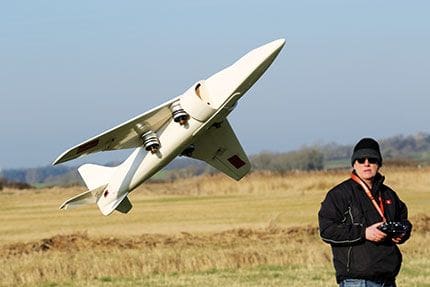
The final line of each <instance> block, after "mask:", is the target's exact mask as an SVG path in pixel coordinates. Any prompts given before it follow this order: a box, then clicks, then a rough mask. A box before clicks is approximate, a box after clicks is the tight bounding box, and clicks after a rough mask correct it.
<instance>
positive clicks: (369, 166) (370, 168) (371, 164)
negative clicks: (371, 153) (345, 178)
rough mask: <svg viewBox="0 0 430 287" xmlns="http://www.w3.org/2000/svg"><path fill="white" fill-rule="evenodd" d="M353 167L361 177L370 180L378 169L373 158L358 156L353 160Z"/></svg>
mask: <svg viewBox="0 0 430 287" xmlns="http://www.w3.org/2000/svg"><path fill="white" fill-rule="evenodd" d="M354 169H355V172H356V173H357V175H358V176H359V177H360V178H361V179H363V180H372V179H373V178H374V177H375V175H376V173H377V172H378V170H379V165H378V162H377V160H376V159H375V158H359V159H357V160H356V161H355V162H354Z"/></svg>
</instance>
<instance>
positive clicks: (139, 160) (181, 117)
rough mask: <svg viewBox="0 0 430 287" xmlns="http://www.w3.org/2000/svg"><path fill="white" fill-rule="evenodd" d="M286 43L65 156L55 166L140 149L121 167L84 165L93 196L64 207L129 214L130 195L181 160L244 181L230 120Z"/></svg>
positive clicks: (250, 56) (244, 164)
mask: <svg viewBox="0 0 430 287" xmlns="http://www.w3.org/2000/svg"><path fill="white" fill-rule="evenodd" d="M284 44H285V40H284V39H279V40H276V41H273V42H270V43H268V44H266V45H263V46H261V47H259V48H257V49H254V50H252V51H250V52H249V53H247V54H246V55H245V56H243V57H242V58H240V59H239V60H238V61H237V62H235V63H234V64H233V65H231V66H230V67H227V68H226V69H224V70H222V71H220V72H218V73H216V74H214V75H212V76H211V77H209V78H208V79H206V80H201V81H199V82H197V83H196V84H194V85H193V86H192V87H191V88H189V89H188V90H187V91H186V92H185V93H183V94H182V95H180V96H178V97H176V98H174V99H172V100H170V101H167V102H166V103H164V104H162V105H160V106H158V107H156V108H153V109H152V110H150V111H148V112H146V113H144V114H141V115H139V116H137V117H135V118H133V119H131V120H129V121H127V122H125V123H122V124H120V125H118V126H117V127H114V128H113V129H110V130H108V131H106V132H103V133H101V134H100V135H98V136H95V137H93V138H91V139H89V140H87V141H85V142H83V143H81V144H79V145H77V146H75V147H72V148H71V149H69V150H67V151H65V152H64V153H63V154H62V155H60V156H59V157H58V158H57V159H56V160H55V161H54V163H53V164H54V165H55V164H59V163H62V162H66V161H68V160H72V159H75V158H78V157H82V156H85V155H88V154H91V153H96V152H99V151H108V150H118V149H128V148H136V149H135V150H134V152H133V153H132V154H131V155H130V156H129V157H128V158H127V159H126V160H125V161H124V162H123V163H122V164H120V165H119V166H117V167H105V166H99V165H94V164H84V165H82V166H80V167H79V168H78V171H79V173H80V175H81V176H82V178H83V180H84V182H85V184H86V185H87V187H88V191H86V192H84V193H82V194H79V195H77V196H75V197H73V198H71V199H69V200H67V201H65V202H64V203H63V204H62V205H61V207H60V208H64V209H67V208H69V207H74V206H78V205H81V204H87V203H97V205H98V207H99V208H100V211H101V212H102V213H103V214H104V215H109V214H111V213H112V212H113V211H114V210H117V211H120V212H122V213H127V212H128V211H130V209H131V208H132V205H131V203H130V201H129V199H128V197H127V195H128V194H129V193H130V192H131V191H132V190H133V189H135V188H136V187H138V186H139V185H140V184H142V183H143V182H144V181H145V180H147V179H148V178H150V177H151V176H152V175H154V174H155V173H156V172H157V171H159V170H160V169H161V168H163V167H164V166H165V165H167V164H168V163H169V162H170V161H172V160H173V159H174V158H175V157H176V156H178V155H185V156H189V157H192V158H196V159H200V160H203V161H206V162H207V163H208V164H210V165H211V166H213V167H215V168H216V169H218V170H220V171H222V172H224V173H225V174H227V175H228V176H230V177H232V178H234V179H236V180H239V179H241V178H242V177H243V176H244V175H245V174H247V173H248V171H249V170H250V163H249V160H248V157H247V156H246V154H245V152H244V151H243V149H242V147H241V145H240V143H239V141H238V139H237V138H236V135H235V134H234V132H233V130H232V128H231V126H230V124H229V122H228V120H227V119H226V117H227V115H228V114H229V113H230V112H231V111H232V110H233V109H234V107H235V106H236V103H237V101H238V100H239V98H241V97H242V96H243V95H244V94H245V93H246V91H248V89H249V88H250V87H251V86H252V85H253V84H254V83H255V82H256V81H257V80H258V79H259V78H260V77H261V75H262V74H263V73H264V72H265V71H266V69H267V68H268V67H269V66H270V64H272V62H273V61H274V59H275V58H276V56H277V55H278V54H279V52H280V51H281V49H282V47H283V46H284Z"/></svg>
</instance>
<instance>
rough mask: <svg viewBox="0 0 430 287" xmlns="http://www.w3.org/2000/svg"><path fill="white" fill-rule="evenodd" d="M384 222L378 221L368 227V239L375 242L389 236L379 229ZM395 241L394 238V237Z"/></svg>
mask: <svg viewBox="0 0 430 287" xmlns="http://www.w3.org/2000/svg"><path fill="white" fill-rule="evenodd" d="M382 223H383V222H382V221H381V222H377V223H375V224H373V225H370V226H369V227H366V239H367V240H369V241H373V242H381V241H383V240H384V239H385V237H387V234H385V233H384V232H382V231H381V230H379V229H378V226H380V225H381V224H382ZM393 241H394V239H393Z"/></svg>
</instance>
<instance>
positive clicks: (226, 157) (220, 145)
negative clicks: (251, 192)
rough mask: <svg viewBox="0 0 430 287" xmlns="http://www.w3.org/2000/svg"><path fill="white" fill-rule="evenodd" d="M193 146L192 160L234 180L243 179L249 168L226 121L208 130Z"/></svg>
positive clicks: (240, 147) (245, 157) (248, 163)
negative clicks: (203, 162) (202, 162)
mask: <svg viewBox="0 0 430 287" xmlns="http://www.w3.org/2000/svg"><path fill="white" fill-rule="evenodd" d="M193 145H194V150H193V151H192V153H191V155H190V156H191V157H192V158H196V159H199V160H203V161H205V162H207V163H208V164H210V165H211V166H213V167H215V168H216V169H218V170H220V171H222V172H223V173H225V174H226V175H228V176H230V177H232V178H234V179H235V180H239V179H241V178H242V177H244V176H245V175H246V174H247V173H248V172H249V170H250V168H251V164H250V162H249V159H248V157H247V156H246V154H245V152H244V151H243V148H242V146H241V145H240V143H239V140H238V139H237V137H236V135H235V134H234V132H233V130H232V128H231V126H230V123H229V122H228V121H227V119H226V120H224V121H223V122H222V123H217V124H215V125H213V126H212V127H211V128H209V129H208V130H207V131H206V132H205V133H204V134H203V135H201V136H200V137H198V138H197V140H196V141H195V142H194V143H193ZM185 155H186V154H185Z"/></svg>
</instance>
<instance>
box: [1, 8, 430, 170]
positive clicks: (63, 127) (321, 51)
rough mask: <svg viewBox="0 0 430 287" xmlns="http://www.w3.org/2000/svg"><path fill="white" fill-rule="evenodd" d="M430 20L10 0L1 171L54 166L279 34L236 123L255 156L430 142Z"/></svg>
mask: <svg viewBox="0 0 430 287" xmlns="http://www.w3.org/2000/svg"><path fill="white" fill-rule="evenodd" d="M429 11H430V2H428V1H409V2H405V1H344V0H339V1H330V0H328V1H281V0H279V1H274V0H269V1H232V0H223V1H202V0H194V1H191V0H184V1H105V0H103V1H102V0H100V1H81V0H78V1H3V2H2V3H1V4H0V99H1V102H0V107H1V112H0V137H1V141H0V168H17V167H35V166H43V165H48V164H50V163H51V162H52V161H53V160H54V159H55V158H56V157H57V156H58V155H59V154H60V153H62V152H63V151H64V150H66V149H68V148H70V147H71V146H73V145H76V144H78V143H80V142H82V141H84V140H86V139H87V138H89V137H92V136H95V135H97V134H99V133H101V132H102V131H104V130H106V129H109V128H111V127H113V126H115V125H117V124H119V123H121V122H123V121H126V120H128V119H129V118H131V117H134V116H136V115H138V114H140V113H142V112H145V111H146V110H148V109H150V108H152V107H154V106H157V105H159V104H161V103H162V102H164V101H166V100H168V99H170V98H172V97H175V96H177V95H180V94H181V93H182V92H184V91H185V90H186V89H187V88H188V87H189V86H190V85H192V84H193V83H194V82H195V81H197V80H199V79H204V78H207V77H208V76H210V75H211V74H213V73H215V72H217V71H219V70H221V69H223V68H224V67H226V66H228V65H230V64H232V63H233V62H234V61H235V60H237V59H238V58H239V57H241V56H242V55H244V54H245V53H246V52H248V51H249V50H251V49H253V48H255V47H257V46H259V45H262V44H264V43H266V42H269V41H272V40H274V39H277V38H285V39H286V40H287V45H286V46H285V47H284V49H283V51H282V52H281V54H280V55H279V57H278V58H277V59H276V61H275V63H274V64H273V65H272V67H271V68H270V69H269V70H268V71H267V72H266V74H265V75H264V76H263V77H262V78H261V79H260V80H259V81H258V82H257V83H256V84H255V86H254V87H253V88H252V89H251V90H250V91H249V92H248V94H247V95H245V96H244V97H243V98H242V99H241V101H240V102H239V105H238V107H237V108H236V110H235V111H234V112H233V113H232V115H231V116H230V121H231V124H232V126H233V127H234V129H235V131H236V133H237V135H238V137H239V139H240V140H241V142H242V145H243V147H244V149H245V150H246V151H247V152H248V153H249V154H255V153H258V152H260V151H263V150H269V151H289V150H294V149H297V148H300V147H301V146H303V145H311V144H315V143H328V142H333V141H334V142H337V143H340V144H353V143H355V142H356V141H357V140H358V139H359V138H361V137H363V136H372V137H375V138H384V137H389V136H393V135H398V134H412V133H416V132H419V131H423V132H430V126H429V125H430V113H429V108H430V80H429V79H430V57H429V51H430V17H429ZM127 153H128V152H126V153H125V154H124V153H120V154H118V153H108V154H104V155H102V156H98V157H89V158H87V161H93V160H95V161H100V160H101V161H105V162H106V161H109V160H111V159H117V157H120V158H125V157H126V154H127ZM71 164H76V162H72V163H71Z"/></svg>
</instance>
